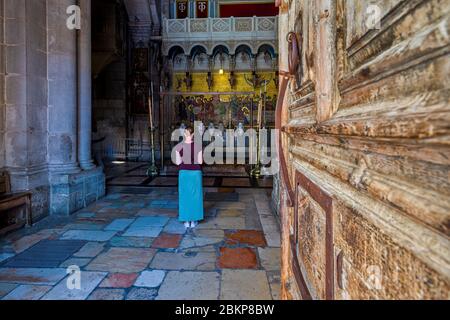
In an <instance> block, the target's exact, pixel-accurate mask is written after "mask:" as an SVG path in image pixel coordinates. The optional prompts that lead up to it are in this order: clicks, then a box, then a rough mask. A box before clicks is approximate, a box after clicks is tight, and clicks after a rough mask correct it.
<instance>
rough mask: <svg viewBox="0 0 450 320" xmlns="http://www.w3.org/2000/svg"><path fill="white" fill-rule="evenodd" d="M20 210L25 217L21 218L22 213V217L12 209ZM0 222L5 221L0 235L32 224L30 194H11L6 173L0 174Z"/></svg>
mask: <svg viewBox="0 0 450 320" xmlns="http://www.w3.org/2000/svg"><path fill="white" fill-rule="evenodd" d="M20 208H22V209H24V210H22V212H25V217H23V213H22V217H21V216H20V215H18V214H15V213H14V209H20ZM5 215H6V217H5ZM5 218H6V219H5ZM0 220H1V221H5V220H6V226H5V227H4V228H2V229H0V234H4V233H6V232H9V231H12V230H15V229H18V228H21V227H23V226H24V225H25V224H27V225H28V226H31V225H32V224H33V221H32V217H31V192H17V193H11V184H10V179H9V174H8V172H0ZM2 224H3V223H2ZM0 228H1V226H0Z"/></svg>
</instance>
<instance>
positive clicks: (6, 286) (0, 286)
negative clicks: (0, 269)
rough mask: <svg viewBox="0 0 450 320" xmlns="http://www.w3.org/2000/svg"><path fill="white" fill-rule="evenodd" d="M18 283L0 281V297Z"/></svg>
mask: <svg viewBox="0 0 450 320" xmlns="http://www.w3.org/2000/svg"><path fill="white" fill-rule="evenodd" d="M18 286H19V285H18V284H16V283H0V299H1V298H3V297H4V296H6V295H7V294H8V293H10V292H11V291H13V290H14V289H15V288H17V287H18Z"/></svg>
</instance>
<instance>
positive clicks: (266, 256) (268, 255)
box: [258, 248, 281, 271]
mask: <svg viewBox="0 0 450 320" xmlns="http://www.w3.org/2000/svg"><path fill="white" fill-rule="evenodd" d="M258 254H259V259H260V261H261V265H262V267H263V268H264V269H265V270H266V271H277V270H280V268H281V258H280V256H281V249H280V248H258Z"/></svg>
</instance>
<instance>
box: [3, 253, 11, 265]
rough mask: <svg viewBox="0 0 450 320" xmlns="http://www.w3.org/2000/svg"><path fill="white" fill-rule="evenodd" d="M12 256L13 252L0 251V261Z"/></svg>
mask: <svg viewBox="0 0 450 320" xmlns="http://www.w3.org/2000/svg"><path fill="white" fill-rule="evenodd" d="M12 257H14V253H0V263H2V262H3V261H5V260H8V259H9V258H12Z"/></svg>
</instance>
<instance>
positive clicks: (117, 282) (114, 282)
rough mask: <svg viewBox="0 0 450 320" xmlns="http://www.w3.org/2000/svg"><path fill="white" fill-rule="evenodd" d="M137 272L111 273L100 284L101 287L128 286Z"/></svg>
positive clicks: (136, 275) (132, 282) (131, 283)
mask: <svg viewBox="0 0 450 320" xmlns="http://www.w3.org/2000/svg"><path fill="white" fill-rule="evenodd" d="M138 276H139V274H138V273H112V274H109V275H108V276H107V277H106V279H105V280H103V282H102V283H101V284H100V287H102V288H130V287H132V286H133V284H134V282H135V281H136V279H137V277H138Z"/></svg>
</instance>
